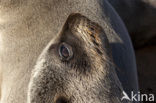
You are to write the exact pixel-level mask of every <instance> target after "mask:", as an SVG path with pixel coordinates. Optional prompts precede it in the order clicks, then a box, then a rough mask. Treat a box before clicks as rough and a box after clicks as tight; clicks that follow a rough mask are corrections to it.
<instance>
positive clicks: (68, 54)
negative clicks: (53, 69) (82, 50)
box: [59, 43, 73, 60]
mask: <svg viewBox="0 0 156 103" xmlns="http://www.w3.org/2000/svg"><path fill="white" fill-rule="evenodd" d="M59 55H60V57H61V59H62V60H69V59H71V58H72V56H73V51H72V47H71V46H70V45H68V44H66V43H62V44H60V47H59Z"/></svg>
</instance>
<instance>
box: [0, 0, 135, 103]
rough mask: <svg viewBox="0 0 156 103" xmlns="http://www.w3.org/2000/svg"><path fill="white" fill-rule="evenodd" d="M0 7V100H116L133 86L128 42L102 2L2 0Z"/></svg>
mask: <svg viewBox="0 0 156 103" xmlns="http://www.w3.org/2000/svg"><path fill="white" fill-rule="evenodd" d="M0 8H1V9H0V13H1V18H0V20H1V27H0V31H1V35H0V36H1V37H0V38H1V39H0V45H1V47H0V57H1V61H0V69H1V73H2V75H1V78H2V84H1V103H45V102H52V103H53V102H56V103H66V102H72V103H80V102H82V103H86V102H89V103H93V102H96V103H103V102H108V103H110V102H116V103H120V102H124V101H121V97H122V96H123V94H122V92H123V90H125V91H126V93H128V94H129V93H130V91H132V90H133V91H137V89H138V85H137V74H136V64H135V57H134V52H133V48H132V45H131V41H130V39H129V36H128V33H127V31H126V29H125V27H124V25H123V23H122V21H121V19H120V18H119V16H118V15H117V14H116V13H115V11H114V10H113V9H112V7H111V5H109V3H108V2H107V1H100V0H60V1H57V0H46V1H42V0H4V1H1V2H0ZM73 13H76V14H73ZM62 28H63V29H62ZM69 35H70V36H69ZM107 39H108V40H107ZM61 40H63V41H61ZM50 41H51V42H50ZM44 48H45V49H44ZM43 49H44V50H43ZM38 57H39V59H38V60H37V58H38ZM36 61H37V63H36ZM35 64H36V66H35ZM115 65H116V66H115ZM34 66H35V69H34ZM117 68H118V69H117ZM32 71H33V74H32V75H31V72H32ZM28 84H29V87H28ZM27 98H28V100H27Z"/></svg>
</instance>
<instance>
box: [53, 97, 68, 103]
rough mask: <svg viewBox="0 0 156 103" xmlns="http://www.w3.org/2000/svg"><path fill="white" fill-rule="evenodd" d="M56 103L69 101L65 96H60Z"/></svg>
mask: <svg viewBox="0 0 156 103" xmlns="http://www.w3.org/2000/svg"><path fill="white" fill-rule="evenodd" d="M56 103H68V100H67V99H66V98H65V97H59V98H57V100H56Z"/></svg>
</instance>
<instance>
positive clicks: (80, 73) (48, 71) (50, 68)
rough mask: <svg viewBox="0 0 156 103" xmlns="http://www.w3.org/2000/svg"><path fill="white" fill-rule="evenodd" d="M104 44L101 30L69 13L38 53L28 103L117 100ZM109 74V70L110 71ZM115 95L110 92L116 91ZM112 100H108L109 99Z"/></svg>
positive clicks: (86, 20)
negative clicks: (60, 27)
mask: <svg viewBox="0 0 156 103" xmlns="http://www.w3.org/2000/svg"><path fill="white" fill-rule="evenodd" d="M108 45H109V44H108V41H107V38H106V35H105V34H104V32H103V30H102V28H101V27H100V26H99V25H97V24H96V23H94V22H91V21H90V20H89V19H87V18H86V17H84V16H82V15H80V14H72V15H70V16H69V18H68V19H67V22H66V23H65V25H64V27H63V30H62V31H61V32H60V34H59V35H57V36H56V38H54V39H53V40H52V41H51V42H50V43H49V44H48V45H47V47H46V48H45V49H44V51H43V52H42V54H41V56H40V58H39V60H38V62H37V65H36V67H35V69H34V71H33V74H32V77H31V81H30V84H29V92H28V102H29V103H103V102H113V100H116V103H117V102H118V101H120V100H119V99H118V97H117V96H116V94H118V96H120V89H119V88H118V86H119V85H118V83H117V82H118V80H117V79H115V78H114V77H115V76H114V74H113V73H114V72H110V69H114V68H112V65H111V64H110V62H111V57H110V55H109V53H108V52H109V48H108ZM111 71H113V70H111ZM116 88H117V90H116V92H115V94H113V93H112V89H114V90H115V89H116ZM112 97H113V98H114V99H113V100H111V99H110V98H112Z"/></svg>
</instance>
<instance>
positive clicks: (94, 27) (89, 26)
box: [63, 13, 111, 55]
mask: <svg viewBox="0 0 156 103" xmlns="http://www.w3.org/2000/svg"><path fill="white" fill-rule="evenodd" d="M67 30H70V32H71V33H72V34H73V35H74V34H75V35H76V36H77V37H80V38H82V39H83V40H84V41H85V42H86V43H85V44H87V45H92V46H94V48H96V50H97V52H98V53H99V54H102V52H101V51H102V50H101V49H105V51H106V52H107V53H108V54H109V55H111V50H110V46H109V42H108V39H107V36H106V34H105V32H104V29H103V28H102V26H100V25H99V24H98V23H95V22H93V21H92V20H90V19H89V18H87V17H86V16H84V15H82V14H80V13H72V14H70V15H69V16H68V18H67V20H66V23H65V25H64V27H63V32H65V31H67Z"/></svg>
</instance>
